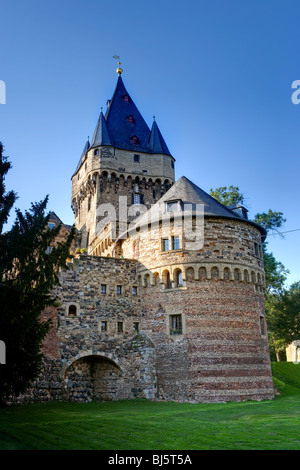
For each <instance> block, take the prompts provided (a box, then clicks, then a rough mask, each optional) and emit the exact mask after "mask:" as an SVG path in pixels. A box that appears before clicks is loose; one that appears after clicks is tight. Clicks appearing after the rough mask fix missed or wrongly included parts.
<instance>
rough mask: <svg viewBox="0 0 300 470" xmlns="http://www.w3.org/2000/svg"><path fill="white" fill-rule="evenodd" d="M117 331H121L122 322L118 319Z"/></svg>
mask: <svg viewBox="0 0 300 470" xmlns="http://www.w3.org/2000/svg"><path fill="white" fill-rule="evenodd" d="M117 328H118V333H123V322H122V321H118V326H117Z"/></svg>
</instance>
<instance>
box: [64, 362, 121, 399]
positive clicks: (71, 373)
mask: <svg viewBox="0 0 300 470" xmlns="http://www.w3.org/2000/svg"><path fill="white" fill-rule="evenodd" d="M63 381H64V386H65V399H66V400H68V401H80V402H86V401H93V400H95V401H111V400H120V399H122V398H124V397H123V396H122V391H123V390H124V374H123V371H122V370H121V368H120V366H118V364H117V363H116V362H115V361H113V360H112V359H110V358H109V357H107V356H104V355H100V354H99V353H98V354H90V355H82V356H77V357H76V358H75V359H74V360H73V361H72V362H71V363H70V364H69V365H68V366H67V367H66V368H65V369H64V371H63Z"/></svg>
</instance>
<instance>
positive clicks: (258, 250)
mask: <svg viewBox="0 0 300 470" xmlns="http://www.w3.org/2000/svg"><path fill="white" fill-rule="evenodd" d="M254 254H255V256H258V257H259V258H262V257H263V256H262V249H261V244H260V243H257V242H254Z"/></svg>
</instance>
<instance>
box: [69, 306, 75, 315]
mask: <svg viewBox="0 0 300 470" xmlns="http://www.w3.org/2000/svg"><path fill="white" fill-rule="evenodd" d="M76 314H77V308H76V305H70V306H69V311H68V315H69V316H70V317H75V316H76Z"/></svg>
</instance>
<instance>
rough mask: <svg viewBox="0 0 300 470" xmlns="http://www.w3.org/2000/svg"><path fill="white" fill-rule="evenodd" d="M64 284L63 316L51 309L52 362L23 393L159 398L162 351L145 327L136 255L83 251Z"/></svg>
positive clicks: (47, 346) (48, 351)
mask: <svg viewBox="0 0 300 470" xmlns="http://www.w3.org/2000/svg"><path fill="white" fill-rule="evenodd" d="M60 283H61V285H60V286H59V287H57V288H56V290H55V292H54V294H55V295H56V297H57V299H58V300H59V304H60V305H59V306H58V307H57V315H56V312H55V310H56V309H53V307H52V308H51V309H50V310H49V309H48V310H47V311H45V312H44V315H46V316H47V317H49V316H50V315H51V316H52V318H53V319H54V322H53V328H52V329H51V331H50V333H49V334H48V336H47V337H46V339H45V341H44V353H45V356H46V357H45V362H44V367H43V370H42V372H41V375H40V377H39V378H38V380H37V381H36V383H35V384H34V385H33V387H32V389H31V390H30V391H29V392H28V394H27V396H24V397H22V399H23V400H29V401H31V400H49V399H62V400H75V401H90V400H92V399H96V400H103V399H111V400H114V399H122V398H137V397H139V398H149V399H153V398H154V397H155V395H156V369H155V368H156V357H155V349H154V346H153V344H152V342H151V341H150V339H149V338H148V337H147V335H146V334H145V333H144V332H143V331H141V315H140V297H139V287H138V285H137V274H136V262H135V261H134V260H124V259H113V258H102V257H90V256H86V255H82V256H80V257H79V258H76V259H74V260H73V262H72V263H69V270H67V271H62V272H61V274H60ZM103 286H105V288H104V287H103ZM117 286H118V288H119V287H121V290H120V291H117ZM133 288H134V289H133ZM118 292H120V293H118Z"/></svg>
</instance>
